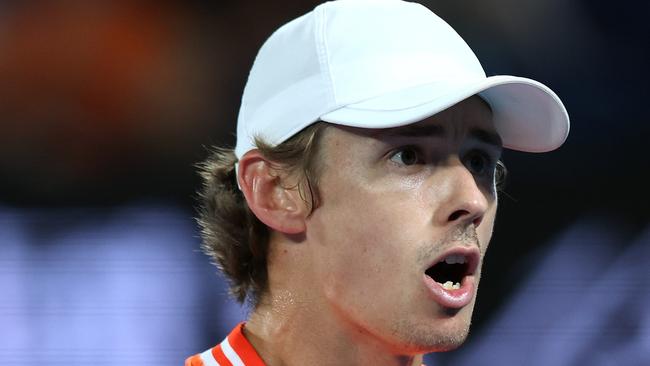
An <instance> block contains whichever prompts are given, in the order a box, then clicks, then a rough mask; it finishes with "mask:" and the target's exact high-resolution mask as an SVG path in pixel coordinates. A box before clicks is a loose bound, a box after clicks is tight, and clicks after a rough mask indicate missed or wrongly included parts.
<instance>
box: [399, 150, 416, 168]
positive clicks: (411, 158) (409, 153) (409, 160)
mask: <svg viewBox="0 0 650 366" xmlns="http://www.w3.org/2000/svg"><path fill="white" fill-rule="evenodd" d="M415 159H416V158H415V152H414V151H413V150H404V151H402V161H403V162H404V164H406V165H412V164H415Z"/></svg>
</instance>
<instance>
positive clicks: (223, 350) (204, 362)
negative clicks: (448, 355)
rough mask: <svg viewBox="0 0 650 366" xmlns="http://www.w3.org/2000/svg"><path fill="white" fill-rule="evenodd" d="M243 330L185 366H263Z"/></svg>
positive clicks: (238, 329) (190, 359) (234, 332)
mask: <svg viewBox="0 0 650 366" xmlns="http://www.w3.org/2000/svg"><path fill="white" fill-rule="evenodd" d="M243 329H244V323H239V324H238V325H237V326H236V327H235V329H233V330H232V332H230V334H228V336H227V337H226V338H225V339H224V340H223V341H222V342H221V343H219V344H218V345H216V346H214V347H212V348H210V349H209V350H206V351H205V352H203V353H197V354H195V355H194V356H191V357H188V358H187V359H186V360H185V366H265V365H264V361H262V358H261V357H260V356H259V355H258V354H257V352H256V351H255V349H254V348H253V345H251V344H250V342H248V340H247V339H246V337H244V333H243ZM422 366H425V365H422Z"/></svg>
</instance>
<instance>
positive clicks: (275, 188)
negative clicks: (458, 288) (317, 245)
mask: <svg viewBox="0 0 650 366" xmlns="http://www.w3.org/2000/svg"><path fill="white" fill-rule="evenodd" d="M237 179H238V181H239V186H240V187H241V190H242V192H243V194H244V197H245V198H246V202H247V203H248V207H249V208H250V209H251V211H253V214H254V215H255V216H256V217H257V218H258V219H259V220H260V221H261V222H263V223H264V224H265V225H266V226H268V227H269V228H271V229H273V230H275V231H278V232H281V233H285V234H300V233H302V232H304V231H305V219H306V217H307V206H306V204H305V202H304V201H303V200H302V197H301V196H300V192H299V190H298V186H297V185H296V184H291V183H292V182H287V181H286V180H287V179H289V178H288V177H287V176H285V175H283V174H281V172H279V171H278V170H277V169H275V168H274V166H273V163H272V162H271V161H270V160H269V159H267V158H266V157H264V156H263V155H262V154H261V153H260V152H259V150H251V151H249V152H247V153H246V154H244V156H242V158H241V159H240V160H239V169H238V177H237Z"/></svg>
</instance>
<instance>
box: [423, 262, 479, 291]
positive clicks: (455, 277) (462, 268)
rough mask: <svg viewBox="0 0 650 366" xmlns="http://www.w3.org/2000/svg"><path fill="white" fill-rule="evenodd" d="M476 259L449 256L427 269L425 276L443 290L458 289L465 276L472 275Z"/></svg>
mask: <svg viewBox="0 0 650 366" xmlns="http://www.w3.org/2000/svg"><path fill="white" fill-rule="evenodd" d="M475 262H476V259H474V257H473V256H466V255H463V254H458V253H455V254H449V255H447V256H445V257H444V258H442V259H441V260H440V261H439V262H438V263H436V264H434V265H433V266H431V267H429V268H428V269H427V270H426V272H425V274H426V275H427V276H429V277H431V278H432V279H433V280H434V281H436V282H437V283H439V284H440V285H441V286H442V287H443V288H444V289H445V290H457V289H460V288H461V286H462V284H463V279H464V278H465V276H468V275H471V274H473V272H474V270H475V268H476V263H475Z"/></svg>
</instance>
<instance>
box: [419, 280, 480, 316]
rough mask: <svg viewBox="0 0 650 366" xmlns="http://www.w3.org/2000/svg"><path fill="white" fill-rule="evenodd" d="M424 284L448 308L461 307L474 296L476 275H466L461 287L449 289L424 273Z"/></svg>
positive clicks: (439, 302)
mask: <svg viewBox="0 0 650 366" xmlns="http://www.w3.org/2000/svg"><path fill="white" fill-rule="evenodd" d="M424 284H425V285H426V286H427V288H428V289H429V291H430V293H431V295H432V296H433V299H434V300H435V301H436V302H437V303H438V304H440V305H441V306H444V307H446V308H452V309H460V308H462V307H464V306H467V305H468V304H469V303H470V302H471V301H472V298H473V297H474V287H475V286H474V276H465V277H464V278H463V280H462V281H461V283H460V288H459V289H452V290H447V289H445V288H444V287H442V284H440V283H438V282H436V281H434V280H433V278H431V277H429V276H427V275H426V274H425V275H424Z"/></svg>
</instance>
